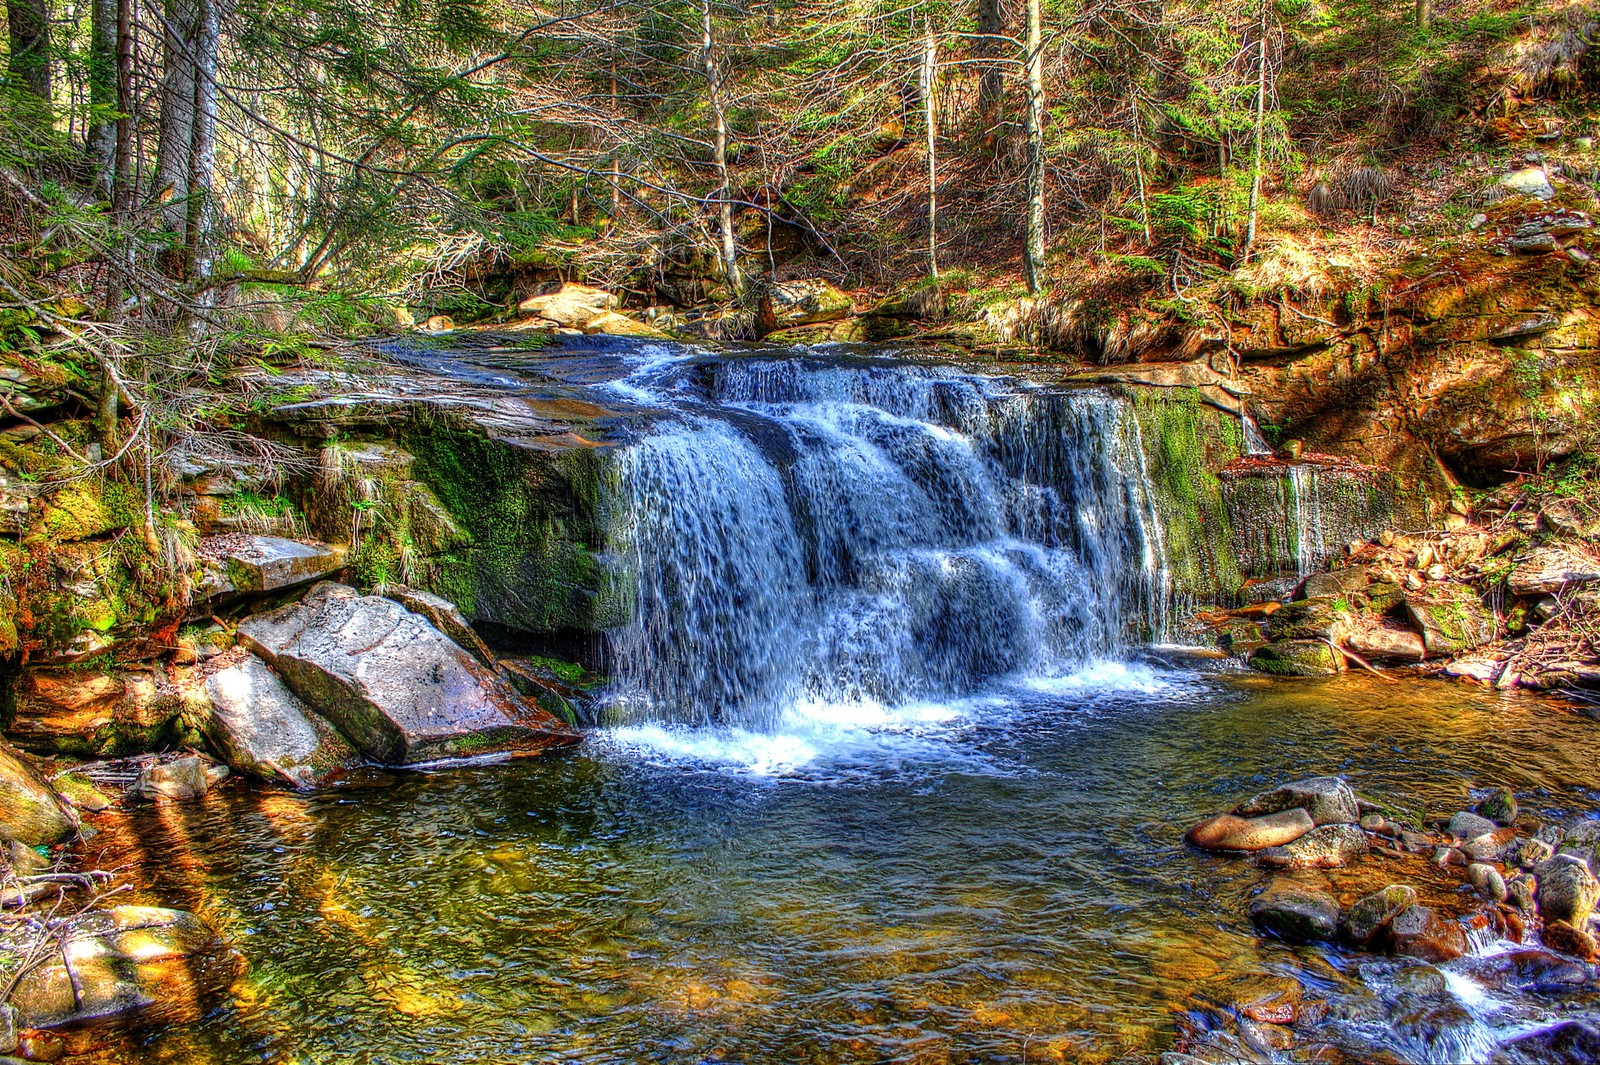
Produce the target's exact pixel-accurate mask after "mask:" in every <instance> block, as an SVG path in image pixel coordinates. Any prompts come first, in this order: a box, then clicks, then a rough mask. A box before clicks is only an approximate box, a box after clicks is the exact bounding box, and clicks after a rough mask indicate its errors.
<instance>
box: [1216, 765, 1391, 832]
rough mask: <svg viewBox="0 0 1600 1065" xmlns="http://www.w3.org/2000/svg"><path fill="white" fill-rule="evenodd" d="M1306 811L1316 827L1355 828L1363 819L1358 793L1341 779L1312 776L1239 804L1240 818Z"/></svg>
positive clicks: (1262, 793)
mask: <svg viewBox="0 0 1600 1065" xmlns="http://www.w3.org/2000/svg"><path fill="white" fill-rule="evenodd" d="M1296 809H1298V810H1304V811H1306V813H1308V814H1310V815H1311V820H1312V823H1313V824H1317V825H1353V824H1355V823H1356V822H1358V821H1360V820H1361V805H1360V802H1359V801H1358V800H1357V799H1356V793H1355V791H1354V790H1352V789H1351V787H1350V785H1349V784H1346V783H1345V782H1344V781H1343V780H1341V779H1340V778H1338V777H1310V778H1309V779H1306V780H1296V781H1294V782H1293V783H1289V784H1285V785H1283V786H1282V787H1279V788H1274V789H1272V790H1271V791H1263V792H1261V793H1260V794H1259V795H1254V796H1252V797H1250V798H1249V799H1247V800H1245V801H1244V802H1243V803H1240V804H1239V809H1238V810H1237V811H1236V812H1237V813H1238V814H1239V815H1240V816H1241V817H1257V816H1260V815H1261V814H1274V813H1277V812H1278V811H1280V810H1296Z"/></svg>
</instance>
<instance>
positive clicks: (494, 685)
mask: <svg viewBox="0 0 1600 1065" xmlns="http://www.w3.org/2000/svg"><path fill="white" fill-rule="evenodd" d="M239 637H240V640H241V641H242V642H244V643H245V644H246V646H248V647H250V648H251V650H253V651H254V652H255V653H256V654H257V655H259V656H260V657H261V658H263V659H265V660H266V661H267V662H268V663H269V664H270V665H272V667H273V668H274V669H275V671H276V672H277V673H278V675H279V676H281V677H283V678H284V680H285V681H287V682H288V684H289V687H290V688H292V689H293V690H294V692H295V694H296V695H298V696H299V697H300V698H301V699H303V700H305V702H306V703H308V704H309V705H310V706H311V707H312V708H313V709H314V710H316V711H317V712H318V713H320V714H321V715H322V716H323V717H325V718H327V719H328V720H329V721H331V722H333V724H334V725H336V726H337V727H338V729H339V731H340V732H342V733H343V734H344V735H345V736H346V737H348V738H349V739H350V741H351V742H353V743H354V744H355V745H356V746H357V747H358V748H360V749H361V751H362V752H364V753H365V754H367V755H368V756H369V757H371V758H374V759H376V760H378V761H380V762H385V763H389V764H409V763H415V762H425V761H430V760H433V759H438V758H453V757H464V756H470V755H481V754H492V753H499V752H507V751H537V750H542V749H544V748H547V747H554V746H568V745H570V744H574V743H577V742H578V740H579V738H580V737H579V735H578V733H576V732H574V731H573V730H571V729H569V728H567V726H566V725H564V724H562V723H561V722H560V721H559V720H557V719H556V718H555V717H554V716H552V715H550V714H548V713H546V712H544V711H542V710H540V709H538V708H537V707H535V706H532V705H530V704H529V703H527V702H526V701H525V700H524V699H523V698H522V697H521V696H520V695H518V694H517V693H516V692H515V691H514V690H512V689H511V687H510V686H509V685H507V684H506V683H505V682H504V681H502V680H501V679H500V678H499V677H496V676H495V675H493V674H492V673H490V672H489V671H488V670H486V669H485V668H484V667H483V666H482V665H480V664H479V663H478V661H477V660H476V659H474V658H473V657H472V656H471V655H470V654H468V653H467V652H466V651H464V650H462V649H461V648H460V647H459V646H457V645H456V644H455V643H454V642H453V641H451V640H450V639H449V637H447V636H445V634H444V633H442V632H440V631H439V630H438V629H437V628H435V627H434V626H433V625H431V624H429V623H428V621H427V619H426V618H423V617H422V616H420V615H418V614H414V613H412V612H411V611H409V610H407V609H406V608H405V607H403V606H401V605H400V604H399V603H396V602H395V601H393V600H392V599H385V598H382V597H381V596H375V595H369V596H364V595H362V594H360V593H359V592H357V591H356V590H355V589H353V588H349V587H346V586H344V585H341V584H333V583H325V584H321V585H318V586H317V587H316V588H313V589H312V590H311V592H310V593H309V594H308V595H307V596H306V597H305V599H303V600H302V601H300V602H299V603H294V604H291V605H289V606H285V607H282V608H280V609H278V610H275V611H272V612H271V613H267V614H258V615H256V616H255V617H252V618H249V619H247V620H246V621H244V622H243V623H242V624H240V626H239Z"/></svg>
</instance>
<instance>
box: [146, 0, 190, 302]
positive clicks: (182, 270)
mask: <svg viewBox="0 0 1600 1065" xmlns="http://www.w3.org/2000/svg"><path fill="white" fill-rule="evenodd" d="M197 15H198V13H197V12H196V10H195V2H194V0H167V2H166V11H165V16H166V17H165V19H164V24H163V27H162V33H161V64H162V71H161V88H160V100H161V125H160V132H159V134H158V140H157V143H156V194H157V196H158V197H159V198H160V200H161V202H162V208H161V222H162V226H163V228H165V229H166V231H167V232H168V233H169V234H171V235H172V236H171V238H170V239H171V240H172V241H173V247H171V248H169V249H168V250H167V251H165V252H163V253H162V263H163V269H164V271H165V272H166V274H167V275H168V276H169V277H176V278H182V277H187V276H188V263H187V255H186V254H185V248H184V246H183V245H184V240H183V238H184V235H185V233H184V231H185V228H186V226H187V223H188V213H189V212H188V202H189V175H190V168H191V166H192V153H193V150H194V125H195V114H194V106H195V63H194V46H195V42H196V38H197V37H198V36H199V33H198V30H197V26H196V23H197Z"/></svg>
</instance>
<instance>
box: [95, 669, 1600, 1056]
mask: <svg viewBox="0 0 1600 1065" xmlns="http://www.w3.org/2000/svg"><path fill="white" fill-rule="evenodd" d="M1097 668H1102V669H1106V670H1108V671H1109V672H1106V673H1102V674H1096V673H1095V672H1094V671H1093V670H1090V671H1088V672H1086V673H1084V674H1081V675H1079V676H1077V677H1076V678H1069V679H1067V680H1063V681H1057V682H1051V683H1050V684H1047V685H1044V686H1043V688H1044V690H1041V686H1040V685H1038V684H1035V685H1033V686H1031V687H1019V688H1016V689H1013V690H1000V691H997V692H995V693H994V694H992V695H991V696H990V697H987V698H978V699H972V700H968V701H966V702H963V703H960V704H954V705H952V706H946V707H934V706H927V707H920V708H911V709H908V710H901V711H887V710H883V709H882V708H877V709H875V710H874V709H872V708H865V709H863V710H861V713H860V715H858V716H848V717H845V718H844V719H842V720H841V719H839V718H840V713H839V711H838V710H837V708H835V709H834V710H832V711H827V709H826V708H816V712H815V713H813V714H811V715H810V716H809V717H807V716H804V715H803V716H802V717H801V718H799V719H794V720H789V721H786V722H784V723H783V726H782V727H780V729H779V731H780V732H783V733H785V734H786V736H787V739H783V738H776V739H775V738H771V737H768V738H767V740H768V742H767V744H766V746H765V747H763V746H762V745H761V744H759V743H757V742H756V741H755V740H754V739H753V738H752V737H749V736H744V737H741V736H739V735H736V734H733V733H726V734H715V733H699V734H696V733H688V732H683V733H676V734H674V733H669V732H658V733H655V734H652V733H649V732H648V731H641V730H637V729H635V730H623V731H621V732H620V733H618V734H613V735H608V734H599V735H597V736H596V737H595V739H594V742H592V743H590V744H589V745H588V746H587V747H585V748H583V749H580V750H578V751H576V752H573V753H571V754H564V755H557V756H551V757H546V758H541V759H535V760H531V761H526V762H519V763H515V764H511V765H505V766H497V767H484V768H476V769H466V770H460V771H456V772H452V773H441V774H437V775H421V774H413V775H406V776H399V777H392V778H376V779H375V780H374V781H373V782H371V786H367V787H359V788H349V789H346V790H337V791H332V792H327V793H323V794H319V795H314V796H310V797H305V796H300V795H290V794H280V793H273V792H265V791H259V790H251V789H249V788H246V787H241V786H238V785H233V786H230V787H229V788H225V789H223V790H221V791H220V792H217V793H213V794H212V795H211V796H208V797H207V798H206V800H205V801H204V802H202V803H200V804H196V805H194V806H191V807H177V808H166V809H164V810H153V809H150V808H144V809H142V810H140V811H138V812H136V813H135V814H133V815H109V816H120V817H126V819H125V820H122V821H120V822H115V823H113V822H102V826H103V827H106V828H107V829H108V831H107V832H106V833H105V834H103V835H102V836H100V837H99V838H98V839H97V840H96V841H95V843H94V844H92V845H91V848H90V849H91V850H93V849H95V848H98V847H101V846H104V848H105V850H106V854H105V857H104V858H103V861H105V862H106V863H108V864H116V863H119V862H131V861H134V860H137V859H139V858H141V857H142V858H143V859H144V860H146V861H147V862H149V864H148V865H146V866H142V867H141V870H140V873H139V875H140V876H141V877H144V878H145V880H144V881H143V888H144V889H147V890H148V892H149V895H150V897H151V898H152V899H161V900H166V901H167V902H169V903H170V904H173V905H186V906H190V907H193V908H195V909H197V910H199V911H200V912H202V913H203V914H204V915H205V916H207V917H208V918H209V919H211V920H213V921H214V922H216V923H217V924H218V925H219V926H221V927H222V928H224V929H225V930H226V931H227V932H228V933H229V934H230V935H231V936H232V937H234V938H235V939H236V941H237V942H238V944H239V946H240V949H241V950H242V951H243V952H244V953H245V955H246V956H247V957H248V958H249V960H250V963H251V967H252V968H251V972H250V974H249V975H248V976H247V977H246V978H245V979H244V980H243V981H241V983H240V984H239V985H237V986H236V988H235V989H234V993H233V995H232V996H231V997H230V1000H229V1001H227V1002H225V1003H224V1004H222V1005H221V1006H220V1007H219V1008H218V1009H217V1011H216V1012H215V1013H214V1014H213V1015H212V1016H211V1017H209V1018H208V1019H207V1020H206V1021H205V1022H203V1023H201V1024H198V1025H193V1026H189V1027H185V1028H178V1029H170V1030H158V1031H152V1032H147V1033H143V1034H141V1035H140V1036H138V1037H136V1038H135V1039H134V1040H133V1042H132V1044H131V1045H129V1044H125V1043H117V1044H115V1045H108V1046H106V1047H105V1048H104V1049H103V1051H102V1055H101V1058H100V1060H103V1061H107V1062H109V1061H127V1062H219V1063H220V1062H229V1063H232V1062H246V1061H269V1062H285V1063H288V1062H295V1063H312V1062H334V1061H338V1062H373V1063H378V1062H382V1063H393V1062H408V1061H415V1062H439V1061H461V1062H524V1061H526V1062H533V1061H539V1062H544V1061H557V1060H558V1061H562V1062H595V1063H600V1062H606V1063H610V1062H618V1061H630V1062H632V1061H638V1062H655V1061H659V1062H701V1061H727V1062H734V1061H739V1062H885V1061H895V1062H974V1063H975V1062H1021V1061H1023V1060H1026V1061H1030V1062H1042V1061H1096V1060H1102V1061H1112V1060H1119V1059H1131V1060H1144V1059H1147V1058H1149V1057H1150V1056H1151V1055H1153V1054H1155V1053H1158V1052H1160V1051H1161V1050H1163V1049H1167V1048H1170V1047H1171V1045H1172V1041H1173V1038H1174V1031H1175V1025H1177V1024H1179V1023H1181V1022H1182V1019H1183V1016H1184V1013H1183V1011H1186V1010H1189V1009H1191V1008H1192V1007H1193V1006H1194V1005H1195V1004H1196V1002H1205V1001H1216V1002H1223V1003H1226V1002H1231V1001H1236V1000H1238V998H1239V995H1240V988H1241V987H1245V988H1247V989H1253V988H1256V987H1258V986H1259V987H1260V988H1265V989H1266V990H1267V992H1271V993H1277V992H1276V991H1273V989H1274V988H1280V987H1282V986H1287V987H1290V988H1294V989H1295V994H1296V995H1303V996H1304V997H1305V998H1306V999H1307V1000H1311V999H1317V998H1326V999H1328V1000H1330V1002H1331V1004H1332V1008H1331V1009H1330V1011H1329V1013H1328V1017H1329V1020H1328V1021H1327V1022H1326V1023H1325V1024H1323V1025H1322V1026H1321V1027H1320V1028H1319V1029H1318V1030H1317V1034H1318V1038H1321V1039H1325V1040H1328V1041H1330V1042H1332V1043H1334V1044H1335V1045H1337V1046H1339V1047H1341V1048H1342V1049H1343V1051H1344V1052H1345V1053H1347V1054H1349V1055H1351V1056H1354V1057H1361V1056H1363V1055H1365V1054H1368V1053H1370V1052H1371V1051H1372V1050H1373V1049H1374V1048H1376V1047H1377V1046H1388V1047H1391V1048H1393V1049H1394V1050H1395V1052H1396V1053H1397V1054H1398V1055H1399V1057H1400V1059H1401V1060H1406V1059H1410V1058H1420V1057H1425V1056H1427V1052H1426V1051H1419V1050H1417V1049H1416V1046H1417V1045H1420V1044H1416V1045H1414V1044H1411V1043H1403V1042H1402V1041H1400V1038H1399V1037H1398V1036H1396V1035H1395V1034H1394V1033H1395V1028H1394V1023H1393V1022H1392V1019H1390V1018H1389V1015H1387V1014H1385V1013H1384V1010H1385V1009H1386V1008H1387V1007H1386V1006H1385V1005H1384V1003H1385V1002H1387V1001H1389V1000H1390V999H1391V998H1393V994H1391V991H1392V989H1391V988H1390V985H1388V984H1385V983H1382V982H1381V981H1374V980H1372V979H1368V980H1367V981H1365V983H1364V982H1363V980H1362V976H1361V965H1360V964H1358V962H1359V959H1355V958H1345V959H1340V958H1335V959H1333V962H1334V964H1329V963H1328V962H1327V961H1324V960H1323V957H1322V955H1321V954H1320V953H1319V952H1317V951H1313V950H1306V949H1299V950H1297V949H1294V948H1289V947H1286V946H1283V945H1281V944H1277V943H1273V942H1267V941H1263V940H1260V939H1258V938H1257V937H1256V936H1255V935H1254V933H1253V931H1252V929H1251V927H1250V925H1249V923H1248V921H1247V920H1246V919H1245V917H1244V909H1245V904H1246V901H1247V899H1248V897H1249V895H1250V893H1251V891H1252V890H1253V889H1254V888H1255V886H1256V885H1257V884H1259V883H1260V882H1261V880H1262V879H1263V876H1264V874H1262V873H1261V872H1260V871H1259V870H1258V869H1256V868H1255V867H1253V866H1252V865H1250V864H1249V863H1246V862H1238V861H1230V860H1222V859H1217V858H1214V857H1207V856H1201V855H1198V854H1195V853H1191V852H1188V851H1186V850H1185V849H1184V848H1183V846H1182V845H1181V844H1180V843H1179V836H1180V834H1181V832H1182V831H1183V829H1184V828H1185V827H1187V825H1188V824H1190V823H1191V822H1193V821H1194V820H1195V819H1196V818H1198V817H1199V816H1201V815H1203V814H1205V813H1207V812H1210V811H1212V810H1215V809H1217V808H1219V807H1221V806H1223V805H1224V804H1226V803H1228V802H1230V801H1232V800H1234V799H1236V798H1237V797H1238V796H1240V795H1242V794H1246V793H1249V792H1251V791H1252V790H1255V789H1258V788H1261V787H1265V786H1267V785H1271V784H1274V783H1276V782H1278V781H1280V780H1283V779H1285V778H1289V777H1294V776H1298V775H1305V774H1310V773H1342V774H1345V775H1347V776H1349V777H1350V778H1351V779H1352V780H1353V781H1354V782H1355V783H1356V784H1357V786H1358V787H1359V788H1361V789H1363V790H1365V791H1367V792H1370V793H1375V794H1380V795H1383V796H1386V797H1388V798H1391V799H1393V800H1395V801H1396V802H1397V803H1399V804H1401V805H1405V806H1409V807H1412V808H1415V809H1419V810H1420V809H1422V808H1424V807H1425V808H1426V809H1427V810H1428V811H1429V812H1431V813H1436V814H1437V813H1447V812H1449V811H1451V810H1454V809H1457V808H1459V807H1460V806H1461V805H1462V804H1463V803H1464V802H1465V801H1466V797H1467V789H1468V788H1469V787H1482V786H1488V785H1493V784H1507V785H1509V786H1511V787H1513V788H1514V789H1516V790H1517V791H1518V792H1519V794H1521V795H1523V796H1524V798H1525V805H1526V806H1527V807H1529V808H1530V809H1532V810H1535V811H1539V812H1541V813H1545V814H1550V815H1554V814H1558V813H1561V814H1565V813H1570V812H1577V811H1583V810H1588V809H1592V808H1593V807H1595V806H1596V805H1597V804H1600V795H1597V794H1596V793H1595V792H1594V791H1593V790H1592V789H1593V788H1594V786H1595V767H1594V761H1593V755H1592V751H1593V745H1592V735H1593V729H1594V724H1593V723H1592V722H1590V721H1587V720H1585V719H1582V718H1578V717H1574V716H1571V715H1569V714H1566V713H1565V712H1562V711H1560V710H1558V709H1555V708H1553V707H1551V706H1550V705H1549V704H1545V703H1540V702H1536V701H1533V700H1529V699H1520V700H1507V699H1502V698H1501V697H1499V696H1497V695H1492V694H1487V693H1482V692H1479V691H1476V690H1473V689H1467V688H1461V687H1456V686H1452V685H1446V684H1442V683H1423V682H1419V683H1414V684H1407V685H1404V686H1391V685H1383V684H1378V683H1375V682H1374V683H1369V682H1367V681H1365V680H1363V679H1361V678H1348V679H1344V680H1340V681H1337V682H1328V683H1322V682H1298V683H1288V682H1282V681H1274V680H1271V679H1267V678H1256V677H1237V676H1209V677H1208V676H1201V675H1197V674H1191V673H1184V672H1176V671H1168V672H1163V673H1149V672H1139V671H1133V672H1131V673H1130V672H1129V671H1128V670H1125V669H1124V670H1122V671H1121V673H1118V672H1117V670H1118V669H1120V668H1121V667H1097ZM830 713H832V714H833V715H834V718H833V719H832V720H830V718H829V714H830ZM783 744H787V745H788V746H787V747H784V746H783ZM1395 869H1396V866H1395V865H1392V864H1391V865H1388V866H1385V867H1384V872H1382V873H1378V874H1367V873H1363V874H1349V875H1346V874H1339V873H1336V874H1334V876H1333V877H1332V878H1331V887H1332V889H1333V890H1334V892H1335V893H1336V894H1341V895H1345V896H1347V897H1346V901H1349V896H1351V895H1353V893H1354V892H1356V891H1357V890H1359V889H1361V888H1362V887H1364V886H1365V885H1366V884H1368V883H1369V882H1370V879H1369V880H1362V879H1360V878H1361V877H1362V876H1367V877H1370V876H1371V875H1378V876H1387V875H1389V874H1390V873H1392V872H1394V871H1395ZM1429 875H1430V874H1429V873H1428V872H1427V870H1426V868H1425V866H1423V865H1422V863H1420V862H1418V863H1415V864H1414V865H1407V866H1405V867H1404V869H1403V876H1404V877H1405V878H1407V879H1409V880H1411V882H1420V881H1421V880H1423V879H1425V878H1426V877H1428V876H1429ZM1341 876H1344V877H1345V879H1340V877H1341ZM1435 887H1436V888H1437V890H1438V891H1440V892H1453V891H1454V890H1455V887H1456V884H1455V882H1454V881H1440V882H1439V883H1438V884H1437V885H1435ZM1466 905H1467V902H1466V900H1465V899H1463V900H1462V902H1461V908H1463V909H1464V908H1466ZM1452 978H1453V979H1455V977H1452ZM1369 985H1370V986H1369ZM1248 993H1250V994H1254V993H1255V991H1254V990H1249V991H1248ZM1386 996H1387V997H1386ZM1469 997H1470V995H1469ZM1589 1008H1593V1007H1592V1006H1590V1005H1589V1004H1588V1003H1586V1002H1582V1001H1576V1002H1575V1001H1574V1000H1572V999H1570V998H1569V999H1566V1000H1562V1001H1561V1002H1559V1003H1550V1004H1547V1005H1540V1004H1535V1005H1533V1006H1528V1005H1526V1004H1522V1005H1517V1006H1515V1007H1508V1008H1507V1009H1506V1010H1502V1011H1501V1013H1502V1014H1505V1015H1506V1016H1508V1017H1510V1019H1511V1021H1514V1022H1515V1023H1516V1024H1519V1025H1523V1026H1526V1025H1527V1024H1528V1023H1532V1022H1533V1021H1535V1020H1537V1019H1539V1018H1540V1017H1546V1016H1551V1015H1553V1013H1552V1011H1554V1010H1558V1009H1562V1010H1567V1011H1569V1012H1570V1011H1572V1010H1575V1009H1589ZM1486 1015H1488V1016H1491V1017H1493V1016H1496V1014H1494V1013H1493V1012H1492V1011H1491V1012H1489V1013H1488V1014H1486ZM1408 1048H1409V1049H1408ZM1301 1056H1304V1055H1301ZM1321 1060H1328V1059H1327V1058H1323V1059H1321Z"/></svg>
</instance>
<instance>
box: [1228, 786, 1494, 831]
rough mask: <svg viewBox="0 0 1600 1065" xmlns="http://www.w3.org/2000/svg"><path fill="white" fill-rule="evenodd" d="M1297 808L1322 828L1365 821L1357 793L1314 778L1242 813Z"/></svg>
mask: <svg viewBox="0 0 1600 1065" xmlns="http://www.w3.org/2000/svg"><path fill="white" fill-rule="evenodd" d="M1296 808H1298V809H1301V810H1304V811H1306V813H1308V814H1310V815H1311V820H1312V822H1313V823H1315V824H1318V825H1347V824H1349V825H1353V824H1355V823H1356V822H1358V821H1360V820H1361V807H1360V805H1359V804H1358V801H1357V799H1356V793H1355V792H1354V791H1353V790H1352V789H1351V787H1350V785H1349V784H1346V783H1345V782H1344V781H1343V780H1341V779H1339V778H1338V777H1311V778H1310V779H1308V780H1297V781H1294V782H1293V783H1291V784H1285V785H1283V786H1282V787H1280V788H1274V789H1273V790H1271V791H1263V792H1261V793H1260V794H1259V795H1255V796H1253V797H1251V798H1250V799H1247V800H1246V801H1245V802H1243V803H1241V804H1240V805H1239V809H1238V813H1239V814H1240V816H1242V817H1259V816H1260V815H1262V814H1275V813H1277V812H1279V811H1280V810H1292V809H1296ZM1491 827H1493V826H1491Z"/></svg>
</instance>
